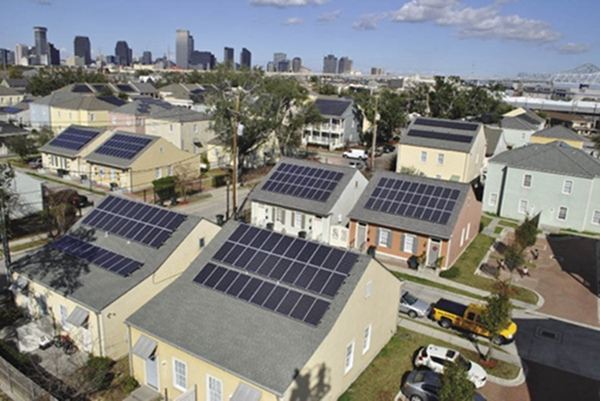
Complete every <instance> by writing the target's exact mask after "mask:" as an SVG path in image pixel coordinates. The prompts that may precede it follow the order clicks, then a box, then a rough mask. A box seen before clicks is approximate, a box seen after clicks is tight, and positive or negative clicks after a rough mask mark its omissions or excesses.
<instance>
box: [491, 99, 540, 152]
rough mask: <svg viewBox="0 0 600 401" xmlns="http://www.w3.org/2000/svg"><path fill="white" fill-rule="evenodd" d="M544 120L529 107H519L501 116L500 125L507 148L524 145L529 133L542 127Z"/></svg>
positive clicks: (529, 139)
mask: <svg viewBox="0 0 600 401" xmlns="http://www.w3.org/2000/svg"><path fill="white" fill-rule="evenodd" d="M545 125H546V120H544V119H543V118H542V117H540V116H538V115H537V114H535V113H534V112H533V111H531V110H529V109H525V108H522V107H519V108H517V109H515V110H512V111H509V112H508V113H506V114H504V115H503V116H502V119H501V120H500V125H499V126H500V127H501V128H502V132H503V134H504V139H505V141H506V144H507V145H508V148H509V149H512V148H518V147H519V146H525V145H527V144H528V143H530V142H531V135H533V134H534V133H536V132H537V131H539V130H541V129H543V128H544V126H545Z"/></svg>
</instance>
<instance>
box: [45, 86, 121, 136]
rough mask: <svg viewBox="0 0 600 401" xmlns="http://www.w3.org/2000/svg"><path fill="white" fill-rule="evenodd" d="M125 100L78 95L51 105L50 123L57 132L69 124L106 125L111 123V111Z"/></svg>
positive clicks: (112, 97)
mask: <svg viewBox="0 0 600 401" xmlns="http://www.w3.org/2000/svg"><path fill="white" fill-rule="evenodd" d="M125 103H126V102H125V101H124V100H121V99H118V98H116V97H114V96H106V97H96V96H90V95H82V96H78V97H76V98H74V99H70V100H66V101H65V102H61V103H60V104H57V105H50V124H51V129H52V131H54V132H55V133H57V132H60V131H62V130H63V129H65V128H67V127H68V126H69V125H72V124H75V125H82V126H86V127H105V126H108V125H109V124H108V123H109V116H108V113H109V111H111V110H113V109H115V108H117V107H119V106H122V105H124V104H125Z"/></svg>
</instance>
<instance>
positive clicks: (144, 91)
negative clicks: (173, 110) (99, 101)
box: [56, 81, 158, 98]
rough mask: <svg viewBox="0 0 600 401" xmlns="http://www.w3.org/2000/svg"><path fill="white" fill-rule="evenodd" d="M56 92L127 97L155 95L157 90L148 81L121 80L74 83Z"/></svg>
mask: <svg viewBox="0 0 600 401" xmlns="http://www.w3.org/2000/svg"><path fill="white" fill-rule="evenodd" d="M56 92H62V93H68V92H70V93H79V94H82V95H87V96H103V95H106V94H110V92H112V94H113V95H115V96H116V95H121V94H122V95H127V97H129V98H134V97H138V96H145V97H157V95H158V91H157V90H156V88H155V87H154V85H152V84H151V83H149V82H132V81H129V82H122V83H85V82H80V83H74V84H70V85H67V86H64V87H62V88H60V89H58V90H57V91H56Z"/></svg>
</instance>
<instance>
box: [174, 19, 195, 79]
mask: <svg viewBox="0 0 600 401" xmlns="http://www.w3.org/2000/svg"><path fill="white" fill-rule="evenodd" d="M193 51H194V38H192V37H191V36H190V31H188V30H187V29H178V30H176V31H175V63H176V64H177V67H179V68H182V69H184V70H187V69H188V64H189V62H190V56H191V55H192V52H193Z"/></svg>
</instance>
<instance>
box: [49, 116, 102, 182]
mask: <svg viewBox="0 0 600 401" xmlns="http://www.w3.org/2000/svg"><path fill="white" fill-rule="evenodd" d="M111 134H112V133H111V132H110V131H108V130H106V129H105V128H93V127H82V126H78V125H70V126H69V127H67V128H66V129H65V130H64V131H62V132H60V133H59V134H58V135H56V136H55V137H54V138H53V139H52V140H50V141H49V142H48V143H46V144H44V145H43V146H42V147H41V148H40V149H39V152H40V154H41V157H42V166H44V169H45V170H49V171H52V172H53V173H56V174H59V175H60V176H61V177H62V176H65V177H70V178H75V179H80V180H87V179H88V177H89V176H90V172H89V166H88V164H87V162H86V161H85V160H84V158H85V157H86V156H87V155H88V154H89V153H90V152H92V151H93V150H94V149H96V148H97V147H98V146H100V144H101V143H103V142H104V141H106V139H108V137H109V136H110V135H111Z"/></svg>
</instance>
